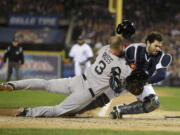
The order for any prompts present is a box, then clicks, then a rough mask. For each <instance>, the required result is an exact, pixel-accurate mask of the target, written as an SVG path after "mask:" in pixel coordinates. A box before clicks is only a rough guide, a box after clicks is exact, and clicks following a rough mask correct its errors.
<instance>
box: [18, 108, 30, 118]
mask: <svg viewBox="0 0 180 135" xmlns="http://www.w3.org/2000/svg"><path fill="white" fill-rule="evenodd" d="M27 112H28V110H27V109H26V108H20V109H19V111H18V112H17V113H16V114H15V116H16V117H26V114H27Z"/></svg>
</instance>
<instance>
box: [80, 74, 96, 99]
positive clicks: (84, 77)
mask: <svg viewBox="0 0 180 135" xmlns="http://www.w3.org/2000/svg"><path fill="white" fill-rule="evenodd" d="M82 77H83V79H84V81H86V80H87V78H86V76H85V75H84V74H82ZM88 90H89V92H90V93H91V96H92V97H95V94H94V92H93V90H92V88H89V89H88Z"/></svg>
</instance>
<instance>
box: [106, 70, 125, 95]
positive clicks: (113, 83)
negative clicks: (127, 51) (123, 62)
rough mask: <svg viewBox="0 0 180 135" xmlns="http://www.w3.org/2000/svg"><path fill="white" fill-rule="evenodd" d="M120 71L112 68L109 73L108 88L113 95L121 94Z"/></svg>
mask: <svg viewBox="0 0 180 135" xmlns="http://www.w3.org/2000/svg"><path fill="white" fill-rule="evenodd" d="M120 74H121V69H120V68H119V67H113V68H112V69H111V73H110V79H109V86H110V88H111V89H112V90H113V91H114V92H115V93H121V91H122V85H121V80H120Z"/></svg>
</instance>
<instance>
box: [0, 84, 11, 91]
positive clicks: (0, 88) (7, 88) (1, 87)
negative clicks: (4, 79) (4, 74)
mask: <svg viewBox="0 0 180 135" xmlns="http://www.w3.org/2000/svg"><path fill="white" fill-rule="evenodd" d="M13 89H14V88H13V85H12V84H10V83H1V84H0V91H13Z"/></svg>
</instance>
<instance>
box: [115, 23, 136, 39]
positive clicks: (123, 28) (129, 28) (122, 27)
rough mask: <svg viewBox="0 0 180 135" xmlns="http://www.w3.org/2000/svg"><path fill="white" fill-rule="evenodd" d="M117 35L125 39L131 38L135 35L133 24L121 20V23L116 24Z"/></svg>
mask: <svg viewBox="0 0 180 135" xmlns="http://www.w3.org/2000/svg"><path fill="white" fill-rule="evenodd" d="M116 30H117V33H118V34H122V36H123V37H124V38H126V39H130V38H131V36H132V35H133V34H134V33H135V31H136V27H135V25H134V23H133V22H130V21H129V20H123V22H122V23H120V24H118V26H117V28H116Z"/></svg>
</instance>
